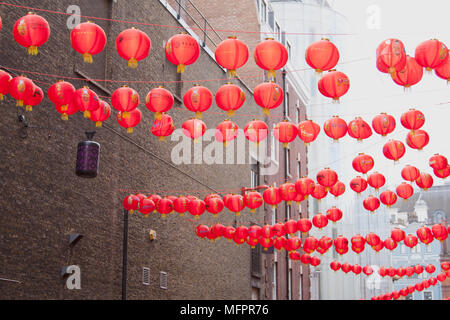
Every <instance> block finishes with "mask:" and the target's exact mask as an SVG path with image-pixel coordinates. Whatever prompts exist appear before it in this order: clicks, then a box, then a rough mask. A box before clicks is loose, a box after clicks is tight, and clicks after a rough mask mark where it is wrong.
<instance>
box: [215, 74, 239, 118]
mask: <svg viewBox="0 0 450 320" xmlns="http://www.w3.org/2000/svg"><path fill="white" fill-rule="evenodd" d="M215 99H216V104H217V106H218V107H219V108H220V109H222V110H224V111H226V112H227V113H228V116H229V117H231V116H232V115H234V112H235V111H236V110H238V109H239V108H240V107H242V105H243V104H244V102H245V93H244V90H242V89H241V88H240V87H239V86H237V85H235V84H232V83H231V82H227V83H226V84H225V85H223V86H221V87H220V88H219V89H218V90H217V92H216V97H215Z"/></svg>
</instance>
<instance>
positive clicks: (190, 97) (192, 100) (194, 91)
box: [183, 84, 213, 119]
mask: <svg viewBox="0 0 450 320" xmlns="http://www.w3.org/2000/svg"><path fill="white" fill-rule="evenodd" d="M212 101H213V94H212V92H211V91H209V89H208V88H206V87H203V86H201V85H199V84H196V85H195V86H194V87H192V88H190V89H189V90H188V91H186V93H185V94H184V96H183V102H184V105H185V106H186V108H187V109H188V110H189V111H192V112H195V117H196V118H198V119H201V118H202V112H205V111H206V110H208V109H209V108H211V105H212Z"/></svg>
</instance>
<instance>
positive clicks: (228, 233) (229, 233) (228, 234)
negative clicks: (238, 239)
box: [223, 226, 236, 242]
mask: <svg viewBox="0 0 450 320" xmlns="http://www.w3.org/2000/svg"><path fill="white" fill-rule="evenodd" d="M235 232H236V229H235V228H233V227H232V226H228V227H225V229H224V231H223V237H224V238H226V239H227V240H228V242H231V240H232V239H233V238H234V234H235Z"/></svg>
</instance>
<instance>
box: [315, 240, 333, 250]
mask: <svg viewBox="0 0 450 320" xmlns="http://www.w3.org/2000/svg"><path fill="white" fill-rule="evenodd" d="M332 245H333V239H331V238H330V237H328V236H323V237H322V238H320V240H319V244H318V247H317V248H322V249H323V250H325V252H326V251H328V249H330V248H331V246H332ZM325 252H324V253H325Z"/></svg>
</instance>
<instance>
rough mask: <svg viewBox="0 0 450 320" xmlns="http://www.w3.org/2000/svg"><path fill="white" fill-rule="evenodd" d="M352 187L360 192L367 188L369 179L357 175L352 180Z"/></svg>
mask: <svg viewBox="0 0 450 320" xmlns="http://www.w3.org/2000/svg"><path fill="white" fill-rule="evenodd" d="M350 188H351V189H352V190H353V191H355V192H356V193H357V194H360V193H361V192H363V191H364V190H366V189H367V181H366V180H365V179H364V178H362V177H360V176H357V177H356V178H354V179H352V180H351V181H350Z"/></svg>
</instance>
